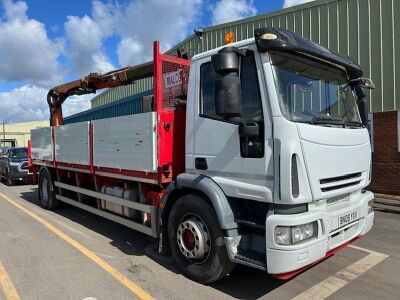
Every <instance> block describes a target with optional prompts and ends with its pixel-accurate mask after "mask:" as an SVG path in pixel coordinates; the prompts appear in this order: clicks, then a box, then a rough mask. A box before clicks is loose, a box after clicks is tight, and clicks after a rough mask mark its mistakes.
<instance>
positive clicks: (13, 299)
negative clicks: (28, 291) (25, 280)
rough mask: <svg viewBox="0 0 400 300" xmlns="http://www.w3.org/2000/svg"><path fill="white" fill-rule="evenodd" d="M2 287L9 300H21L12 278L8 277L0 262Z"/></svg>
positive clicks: (0, 282) (0, 283)
mask: <svg viewBox="0 0 400 300" xmlns="http://www.w3.org/2000/svg"><path fill="white" fill-rule="evenodd" d="M0 285H1V287H2V289H3V292H4V294H5V295H6V299H7V300H19V299H20V298H19V295H18V293H17V290H16V289H15V287H14V285H13V283H12V281H11V279H10V277H9V276H8V274H7V272H6V269H5V268H4V266H3V264H2V263H1V261H0Z"/></svg>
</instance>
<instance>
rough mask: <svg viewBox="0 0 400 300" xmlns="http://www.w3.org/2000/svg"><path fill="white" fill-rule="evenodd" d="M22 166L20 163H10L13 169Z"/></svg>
mask: <svg viewBox="0 0 400 300" xmlns="http://www.w3.org/2000/svg"><path fill="white" fill-rule="evenodd" d="M20 164H21V163H19V162H14V161H10V166H13V167H18V166H19V165H20Z"/></svg>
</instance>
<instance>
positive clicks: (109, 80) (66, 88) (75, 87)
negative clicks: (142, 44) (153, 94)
mask: <svg viewBox="0 0 400 300" xmlns="http://www.w3.org/2000/svg"><path fill="white" fill-rule="evenodd" d="M151 76H153V62H148V63H145V64H142V65H138V66H134V67H125V68H121V69H117V70H113V71H110V72H107V73H103V74H99V73H92V74H89V75H87V76H85V77H83V78H81V79H78V80H74V81H71V82H68V83H64V84H61V85H58V86H56V87H53V88H52V89H50V91H49V92H48V94H47V103H48V104H49V108H50V122H51V125H52V126H58V125H62V124H63V123H64V119H63V116H62V104H63V103H64V101H65V100H66V99H67V98H68V97H69V96H72V95H84V94H91V93H96V91H97V90H101V89H104V88H113V87H117V86H123V85H127V84H131V83H134V82H135V81H136V80H139V79H143V78H147V77H151Z"/></svg>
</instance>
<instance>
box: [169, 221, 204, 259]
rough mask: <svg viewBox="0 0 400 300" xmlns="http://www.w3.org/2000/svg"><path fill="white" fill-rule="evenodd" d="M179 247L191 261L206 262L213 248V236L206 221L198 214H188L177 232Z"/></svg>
mask: <svg viewBox="0 0 400 300" xmlns="http://www.w3.org/2000/svg"><path fill="white" fill-rule="evenodd" d="M176 237H177V243H178V248H179V250H180V251H181V253H182V255H183V256H184V257H185V258H186V259H188V260H189V261H191V262H194V263H202V262H204V261H205V260H206V259H207V257H208V255H209V253H210V248H211V238H210V234H209V231H208V228H207V226H206V224H205V223H204V221H203V220H202V219H201V218H200V217H198V216H196V215H186V216H185V217H183V218H182V221H181V222H180V223H179V225H178V229H177V232H176Z"/></svg>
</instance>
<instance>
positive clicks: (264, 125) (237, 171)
mask: <svg viewBox="0 0 400 300" xmlns="http://www.w3.org/2000/svg"><path fill="white" fill-rule="evenodd" d="M249 50H251V51H247V55H246V56H245V57H242V58H241V62H240V73H239V74H240V79H241V91H242V116H241V118H240V120H237V121H235V122H232V121H229V120H224V119H222V118H221V117H219V116H217V115H216V113H215V95H214V84H215V80H216V79H217V78H218V76H219V75H218V74H216V73H215V72H214V70H213V67H212V64H211V58H210V57H208V58H204V59H202V60H199V61H198V62H197V67H196V68H197V70H196V81H197V82H199V83H200V84H198V90H197V92H196V94H197V95H196V98H197V101H196V103H197V104H198V105H196V107H195V109H194V128H193V129H194V133H195V139H194V140H195V141H194V153H193V157H192V160H191V163H192V168H193V169H194V170H193V172H194V173H197V174H204V175H206V176H209V177H211V178H212V179H213V180H214V181H215V182H216V183H217V184H218V185H219V186H220V187H221V188H222V190H223V191H224V193H225V194H226V195H227V196H230V197H238V198H246V199H253V200H258V201H265V202H272V191H273V159H272V126H271V121H270V116H269V113H268V109H267V105H266V104H267V99H266V92H265V91H266V86H265V84H264V82H265V81H264V80H262V78H263V73H262V68H261V61H260V57H259V55H258V54H257V52H256V49H255V47H254V48H251V47H249ZM245 122H246V123H250V124H254V123H256V124H257V125H258V127H259V129H260V130H259V132H260V134H259V136H258V137H252V138H243V137H240V136H239V123H245Z"/></svg>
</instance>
